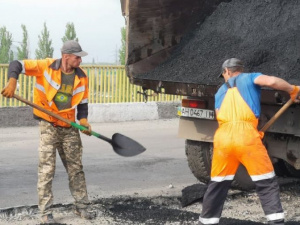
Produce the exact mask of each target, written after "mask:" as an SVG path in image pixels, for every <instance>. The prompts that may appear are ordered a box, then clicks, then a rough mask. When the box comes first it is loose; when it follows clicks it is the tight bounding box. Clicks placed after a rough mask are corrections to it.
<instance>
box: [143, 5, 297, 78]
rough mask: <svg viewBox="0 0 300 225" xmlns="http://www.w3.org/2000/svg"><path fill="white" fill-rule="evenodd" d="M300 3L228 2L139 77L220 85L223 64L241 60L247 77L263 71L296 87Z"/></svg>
mask: <svg viewBox="0 0 300 225" xmlns="http://www.w3.org/2000/svg"><path fill="white" fill-rule="evenodd" d="M299 15H300V1H298V0H232V1H228V2H222V3H221V4H220V5H219V6H218V7H217V8H216V10H215V11H214V12H213V13H212V14H211V15H210V16H208V17H207V18H206V19H205V20H204V21H203V22H202V23H199V24H198V25H197V27H196V28H195V29H194V30H193V31H192V32H190V33H188V34H187V35H186V36H185V37H184V38H183V39H182V41H181V43H180V44H179V45H178V47H177V49H176V50H175V51H174V54H172V56H171V57H170V58H169V59H168V60H167V61H166V62H164V63H162V64H161V65H159V66H158V67H156V68H155V69H154V70H153V71H151V72H149V73H146V74H140V75H138V76H137V77H139V78H149V79H153V80H164V81H177V82H185V83H198V84H220V83H222V82H223V80H222V79H217V75H218V74H220V72H221V65H222V63H223V62H224V60H226V59H228V58H232V57H235V58H240V59H241V60H242V61H244V63H245V69H246V72H262V73H263V74H267V75H275V76H279V77H281V78H284V79H287V80H288V81H290V82H292V83H295V84H300V79H299V71H300V17H299Z"/></svg>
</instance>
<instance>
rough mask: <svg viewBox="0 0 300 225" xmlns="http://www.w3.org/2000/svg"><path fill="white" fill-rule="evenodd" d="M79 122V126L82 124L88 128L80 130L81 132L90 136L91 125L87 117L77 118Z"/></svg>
mask: <svg viewBox="0 0 300 225" xmlns="http://www.w3.org/2000/svg"><path fill="white" fill-rule="evenodd" d="M79 123H80V125H81V126H84V127H86V128H88V130H82V131H81V132H82V133H84V134H86V135H89V136H91V132H92V127H91V125H90V124H89V123H88V121H87V119H86V118H82V119H80V120H79Z"/></svg>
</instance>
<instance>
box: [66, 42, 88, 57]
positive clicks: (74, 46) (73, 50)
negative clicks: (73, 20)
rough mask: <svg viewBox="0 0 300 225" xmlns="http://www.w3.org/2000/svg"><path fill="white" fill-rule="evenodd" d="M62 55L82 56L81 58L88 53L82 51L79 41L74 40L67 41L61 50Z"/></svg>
mask: <svg viewBox="0 0 300 225" xmlns="http://www.w3.org/2000/svg"><path fill="white" fill-rule="evenodd" d="M61 53H62V54H73V55H76V56H80V57H83V56H86V55H87V52H85V51H82V49H81V46H80V45H79V44H78V42H77V41H74V40H69V41H66V42H65V43H64V45H63V46H62V48H61Z"/></svg>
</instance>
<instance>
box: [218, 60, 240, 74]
mask: <svg viewBox="0 0 300 225" xmlns="http://www.w3.org/2000/svg"><path fill="white" fill-rule="evenodd" d="M231 67H244V63H243V62H242V61H241V60H239V59H237V58H230V59H227V60H225V62H223V64H222V70H221V73H220V74H219V76H218V77H222V73H223V71H224V69H225V68H231Z"/></svg>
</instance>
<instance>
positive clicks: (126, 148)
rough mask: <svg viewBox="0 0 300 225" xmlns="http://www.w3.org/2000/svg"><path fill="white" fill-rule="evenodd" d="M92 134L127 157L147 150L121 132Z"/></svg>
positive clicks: (46, 111)
mask: <svg viewBox="0 0 300 225" xmlns="http://www.w3.org/2000/svg"><path fill="white" fill-rule="evenodd" d="M13 97H14V98H15V99H18V100H19V101H21V102H23V103H25V104H27V105H29V106H31V107H33V108H36V109H38V110H40V111H42V112H43V113H46V114H48V115H49V116H52V117H54V118H56V119H58V120H61V121H63V122H65V123H67V124H69V125H71V126H72V127H75V128H77V129H79V130H88V129H87V128H86V127H84V126H81V125H79V124H77V123H75V122H71V121H70V120H67V119H65V118H63V117H61V116H59V115H57V114H55V113H53V112H51V111H48V110H46V109H44V108H42V107H41V106H39V105H37V104H35V103H32V102H30V101H27V100H26V99H24V98H22V97H20V96H18V95H16V94H14V96H13ZM91 135H93V136H95V137H97V138H100V139H102V140H104V141H106V142H108V143H110V144H111V145H112V147H113V149H114V151H115V152H116V153H117V154H118V155H121V156H126V157H130V156H135V155H138V154H140V153H142V152H144V151H145V150H146V148H145V147H143V146H142V145H141V144H139V143H138V142H136V141H134V140H132V139H131V138H129V137H126V136H124V135H122V134H119V133H115V134H113V136H112V138H111V139H110V138H107V137H105V136H103V135H101V134H98V133H96V132H95V131H92V132H91Z"/></svg>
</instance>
